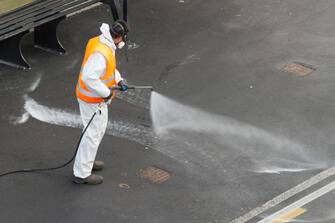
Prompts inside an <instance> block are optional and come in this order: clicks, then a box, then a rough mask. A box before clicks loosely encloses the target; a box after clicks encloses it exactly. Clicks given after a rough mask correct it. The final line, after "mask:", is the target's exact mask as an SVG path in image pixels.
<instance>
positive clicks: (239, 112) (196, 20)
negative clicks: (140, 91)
mask: <svg viewBox="0 0 335 223" xmlns="http://www.w3.org/2000/svg"><path fill="white" fill-rule="evenodd" d="M129 10H130V12H129V14H130V24H131V30H132V33H131V36H130V38H131V41H133V42H135V43H136V44H138V45H139V46H140V47H139V48H137V49H134V50H130V51H129V62H126V60H125V57H124V55H123V53H122V52H121V53H119V54H118V55H117V57H118V67H119V70H120V71H121V73H123V74H124V76H125V77H126V78H127V79H128V81H130V82H131V83H136V84H139V85H153V86H154V87H155V89H156V91H157V92H159V93H161V94H163V95H165V96H168V97H170V98H172V99H175V100H177V101H178V102H180V103H183V104H187V105H190V106H193V107H196V108H200V109H202V110H205V111H207V112H210V113H214V114H218V115H222V116H227V117H230V118H232V119H235V120H238V121H240V122H243V123H247V124H249V125H252V126H255V127H257V128H260V129H263V130H266V131H268V132H271V133H273V134H278V135H283V136H285V137H288V138H290V139H293V140H295V141H298V142H301V143H303V144H304V145H307V146H309V148H314V151H313V153H314V154H315V159H322V158H324V157H327V160H328V161H329V165H328V166H329V167H330V166H332V164H333V162H332V160H333V158H334V155H335V152H333V145H334V143H335V141H334V137H333V133H334V130H335V125H334V124H333V116H334V115H333V113H334V110H335V107H334V104H335V99H334V96H333V95H334V89H335V88H334V87H333V86H334V81H335V78H334V75H333V72H334V70H335V67H334V65H333V64H334V63H333V58H334V57H335V54H334V50H333V49H334V47H335V42H334V37H333V36H334V34H335V33H334V30H335V27H334V23H333V19H334V11H335V3H334V2H333V1H331V0H318V1H313V0H304V1H301V0H291V1H283V0H271V1H269V0H237V1H236V0H234V1H232V0H225V1H222V0H220V1H219V0H217V1H216V0H210V1H200V0H185V1H177V0H174V1H159V2H157V1H151V0H146V1H134V2H130V3H129ZM111 20H112V16H111V15H110V11H109V10H108V8H107V7H106V6H99V7H97V8H94V9H91V10H89V11H86V12H83V13H81V14H78V15H76V16H73V17H70V18H69V19H67V20H66V21H63V22H62V23H61V24H60V25H59V28H58V33H59V37H60V39H61V41H62V43H63V45H64V47H65V48H66V49H67V53H66V54H65V55H56V54H51V53H48V52H44V51H41V50H39V49H35V48H34V47H32V45H31V42H32V35H31V34H29V35H27V36H26V37H25V39H24V41H23V53H24V55H25V56H26V58H27V60H28V62H29V63H30V64H31V66H32V69H31V70H16V69H13V68H9V67H6V66H3V65H1V66H0V96H1V101H2V102H3V103H2V106H0V112H1V115H0V138H1V146H0V170H1V171H0V173H1V172H5V171H10V170H13V169H20V168H27V167H28V168H29V167H37V168H40V167H45V166H54V165H57V164H59V163H61V162H65V161H66V160H67V159H68V158H69V157H70V156H71V155H72V153H73V150H74V147H75V145H76V143H77V140H78V138H79V136H80V129H76V128H69V127H64V126H56V125H52V124H48V123H44V122H41V121H39V120H36V119H34V118H32V117H31V118H29V120H28V121H27V122H25V123H23V124H16V125H15V124H13V120H14V119H15V117H18V116H20V115H22V114H23V113H24V102H25V99H24V95H28V96H29V97H30V98H33V99H34V100H35V101H38V103H40V104H42V105H45V106H48V107H52V108H56V109H62V110H66V111H74V112H78V105H77V102H76V99H75V96H74V91H75V84H76V80H77V75H78V71H79V69H80V65H81V59H82V55H83V53H84V47H85V43H86V41H87V39H88V38H90V37H92V36H94V35H97V34H98V33H99V30H98V27H99V25H100V23H101V22H105V21H107V22H110V21H111ZM292 61H297V62H301V63H305V64H308V65H310V66H312V67H314V68H315V69H316V70H315V71H314V72H313V73H312V74H311V75H309V76H306V77H298V76H295V75H292V74H290V73H286V72H283V71H281V70H280V69H279V68H280V67H281V66H282V65H283V64H286V63H289V62H292ZM39 76H40V77H41V81H40V84H39V85H38V87H37V88H36V89H35V90H34V91H33V92H31V91H30V90H29V88H30V87H31V85H32V83H34V81H35V80H36V78H38V77H39ZM110 116H111V119H113V118H116V119H120V120H127V121H129V122H134V123H142V124H145V125H150V124H151V123H150V114H149V110H148V109H145V108H142V107H138V106H135V105H133V104H131V103H128V102H126V101H124V100H120V99H116V100H115V101H114V102H113V104H112V108H111V109H110ZM199 137H201V135H200V136H199ZM230 151H231V150H230ZM230 153H231V152H227V157H224V158H222V163H224V164H226V166H225V169H226V171H225V172H218V171H216V169H215V167H209V168H205V169H203V170H202V171H200V172H199V170H198V169H197V168H195V169H192V168H189V167H187V166H185V164H183V163H180V162H178V161H176V160H175V159H172V158H170V157H168V156H166V155H165V154H163V153H161V152H159V151H158V150H155V149H154V148H146V146H145V145H142V144H139V143H136V142H133V141H131V140H127V139H124V138H118V137H113V136H110V135H106V136H105V137H104V139H103V142H102V144H101V146H100V149H99V153H98V157H99V158H101V159H103V160H104V161H105V162H106V169H105V170H103V172H102V173H101V174H102V175H103V176H104V178H105V181H104V183H103V184H102V185H99V186H78V185H74V184H73V183H72V182H71V176H72V170H71V168H72V167H71V166H69V167H66V168H64V169H61V170H57V171H54V172H43V173H32V174H17V175H12V176H6V177H3V178H0V216H1V219H2V221H3V222H9V221H10V222H64V223H65V222H127V223H128V222H141V223H142V222H143V223H144V222H157V223H171V222H176V223H177V222H229V221H231V220H233V219H235V218H237V217H239V216H240V215H243V214H244V213H246V212H248V211H249V210H251V209H253V208H255V207H257V206H259V205H261V204H263V203H264V202H266V201H268V200H270V199H272V198H273V197H275V196H276V195H278V194H280V193H282V192H284V191H286V190H288V189H289V188H291V187H293V186H295V185H297V184H299V183H300V182H302V181H303V180H306V179H308V178H309V177H311V176H313V175H315V174H317V173H319V172H320V171H321V170H320V169H315V170H309V171H303V172H298V173H281V174H264V173H263V174H259V173H253V172H249V171H245V169H246V168H247V165H248V162H244V159H243V158H241V157H240V156H239V154H238V152H236V154H233V156H230ZM232 157H233V158H232ZM151 165H156V166H159V167H161V168H163V169H165V170H168V171H169V172H170V173H171V174H172V177H171V179H170V180H168V181H167V182H165V183H162V184H153V183H150V182H148V181H147V180H145V179H142V178H141V177H139V176H138V171H139V170H140V169H141V168H144V167H147V166H151ZM121 183H126V184H128V185H129V188H128V189H125V188H121V187H120V186H119V184H121Z"/></svg>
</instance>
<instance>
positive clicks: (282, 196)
mask: <svg viewBox="0 0 335 223" xmlns="http://www.w3.org/2000/svg"><path fill="white" fill-rule="evenodd" d="M334 174H335V166H334V167H331V168H329V169H327V170H325V171H322V172H321V173H319V174H317V175H315V176H313V177H311V178H309V179H308V180H306V181H304V182H302V183H301V184H299V185H297V186H295V187H293V188H291V189H289V190H287V191H285V192H284V193H282V194H280V195H278V196H276V197H275V198H273V199H272V200H269V201H268V202H266V203H264V204H263V205H261V206H259V207H257V208H254V209H253V210H251V211H249V212H248V213H246V214H244V215H242V216H240V217H238V218H236V219H234V220H232V221H231V222H230V223H244V222H247V221H249V220H250V219H252V218H254V217H256V216H258V215H259V214H261V213H263V212H265V211H267V210H269V209H270V208H272V207H274V206H276V205H278V204H280V203H281V202H283V201H285V200H287V199H289V198H291V197H292V196H294V195H296V194H298V193H300V192H302V191H304V190H306V189H308V188H310V187H311V186H313V185H315V184H317V183H319V182H321V181H323V180H324V179H327V178H328V177H330V176H333V175H334Z"/></svg>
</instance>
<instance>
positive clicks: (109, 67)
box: [76, 36, 116, 103]
mask: <svg viewBox="0 0 335 223" xmlns="http://www.w3.org/2000/svg"><path fill="white" fill-rule="evenodd" d="M94 52H99V53H101V54H102V55H103V56H104V57H105V59H106V69H105V73H104V75H103V76H102V77H100V80H101V81H102V82H103V83H104V84H105V85H106V86H107V87H108V88H110V87H112V86H114V85H115V76H114V73H115V64H116V62H115V57H114V55H113V52H112V50H111V49H110V48H109V47H108V46H107V45H105V44H103V43H100V41H99V37H98V36H97V37H94V38H92V39H90V40H89V41H88V43H87V46H86V51H85V56H84V59H83V63H82V68H81V71H82V70H83V67H84V65H85V63H86V61H87V59H88V57H89V56H90V55H91V54H92V53H94ZM81 71H80V74H79V78H78V83H77V87H76V95H77V98H79V99H80V100H83V101H85V102H88V103H100V102H103V101H104V99H103V98H101V96H100V95H98V94H97V93H95V92H92V91H91V90H90V89H89V88H88V87H87V86H86V85H85V83H84V82H83V81H82V78H81V77H82V73H81ZM113 97H114V93H113Z"/></svg>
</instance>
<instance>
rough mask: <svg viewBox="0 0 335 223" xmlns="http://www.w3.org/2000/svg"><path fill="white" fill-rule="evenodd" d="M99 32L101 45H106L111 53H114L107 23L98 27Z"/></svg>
mask: <svg viewBox="0 0 335 223" xmlns="http://www.w3.org/2000/svg"><path fill="white" fill-rule="evenodd" d="M100 31H101V34H102V35H101V36H100V37H102V38H100V41H101V42H102V43H105V44H107V45H108V46H109V47H111V48H112V49H113V51H115V49H116V46H115V44H114V41H113V38H112V36H111V34H110V32H109V25H108V24H107V23H102V25H101V26H100Z"/></svg>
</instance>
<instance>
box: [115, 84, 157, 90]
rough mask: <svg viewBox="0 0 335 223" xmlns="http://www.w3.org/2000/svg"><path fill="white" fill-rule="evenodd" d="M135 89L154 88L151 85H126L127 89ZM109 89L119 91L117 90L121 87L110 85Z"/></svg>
mask: <svg viewBox="0 0 335 223" xmlns="http://www.w3.org/2000/svg"><path fill="white" fill-rule="evenodd" d="M136 89H148V90H151V91H153V90H154V88H153V87H152V86H134V85H128V86H127V90H136ZM111 90H113V91H114V90H117V91H119V90H121V88H120V87H112V88H111Z"/></svg>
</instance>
